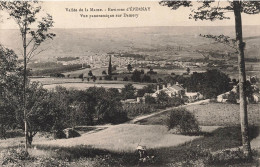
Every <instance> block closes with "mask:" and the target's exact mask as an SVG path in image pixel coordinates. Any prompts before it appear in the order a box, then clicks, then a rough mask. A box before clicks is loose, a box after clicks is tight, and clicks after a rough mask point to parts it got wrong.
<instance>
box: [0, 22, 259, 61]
mask: <svg viewBox="0 0 260 167" xmlns="http://www.w3.org/2000/svg"><path fill="white" fill-rule="evenodd" d="M259 28H260V26H245V27H243V31H244V37H245V41H246V42H247V47H246V53H247V54H246V57H253V58H255V57H258V58H259V53H260V50H259V47H260V32H259V31H257V30H259ZM52 32H54V33H55V34H56V35H57V36H56V37H55V39H54V40H52V41H48V42H46V43H45V44H44V46H42V47H43V48H47V50H46V51H45V52H42V53H41V54H40V55H38V56H37V57H36V58H35V59H37V60H45V61H53V60H55V59H56V58H57V57H77V56H87V55H99V54H102V53H104V54H105V53H108V52H129V53H138V54H143V55H148V57H149V58H152V59H156V58H158V57H159V58H163V59H178V58H183V57H189V58H191V57H192V58H203V56H202V55H201V54H200V53H198V52H197V51H198V50H200V51H203V52H208V51H216V52H222V53H224V52H230V51H232V50H230V48H227V47H226V46H223V45H222V44H216V43H214V41H212V40H210V39H205V38H202V37H199V34H215V35H220V34H225V35H228V36H231V37H234V34H235V32H234V28H233V27H229V26H225V27H139V28H108V29H53V30H52ZM0 36H1V38H0V43H2V44H4V45H5V46H6V47H8V48H12V49H14V50H15V51H16V53H17V54H21V48H20V47H19V46H21V40H20V39H19V31H18V30H3V29H2V30H0Z"/></svg>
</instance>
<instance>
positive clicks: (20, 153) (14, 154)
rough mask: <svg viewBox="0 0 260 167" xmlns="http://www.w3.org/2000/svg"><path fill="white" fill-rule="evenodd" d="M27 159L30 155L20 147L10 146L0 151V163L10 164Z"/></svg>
mask: <svg viewBox="0 0 260 167" xmlns="http://www.w3.org/2000/svg"><path fill="white" fill-rule="evenodd" d="M29 159H31V157H30V156H29V154H28V153H27V152H26V151H25V149H24V148H22V147H18V148H10V149H6V150H3V151H1V152H0V165H7V164H9V165H10V166H11V164H18V163H19V162H20V161H23V160H29ZM9 165H8V166H9ZM18 166H19V165H18Z"/></svg>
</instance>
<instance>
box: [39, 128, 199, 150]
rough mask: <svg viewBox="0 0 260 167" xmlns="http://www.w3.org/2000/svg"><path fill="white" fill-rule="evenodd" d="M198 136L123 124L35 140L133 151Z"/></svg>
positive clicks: (65, 145)
mask: <svg viewBox="0 0 260 167" xmlns="http://www.w3.org/2000/svg"><path fill="white" fill-rule="evenodd" d="M195 138H198V136H183V135H175V134H171V133H170V132H169V131H168V130H167V128H166V127H165V126H160V125H146V126H143V125H134V124H122V125H116V126H113V127H110V128H108V129H105V130H103V131H100V132H97V133H92V134H83V135H82V136H81V137H78V138H71V139H59V140H51V141H40V142H35V144H36V145H47V146H59V147H74V146H80V145H91V146H93V147H95V148H99V149H107V150H111V151H119V152H133V151H135V149H136V147H137V146H138V144H140V145H145V146H147V148H162V147H172V146H176V145H179V144H183V143H184V142H188V141H191V140H193V139H195Z"/></svg>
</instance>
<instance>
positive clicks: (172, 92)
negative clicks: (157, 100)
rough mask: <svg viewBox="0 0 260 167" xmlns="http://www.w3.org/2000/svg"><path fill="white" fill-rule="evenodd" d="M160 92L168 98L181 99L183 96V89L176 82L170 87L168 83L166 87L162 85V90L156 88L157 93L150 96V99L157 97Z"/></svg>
mask: <svg viewBox="0 0 260 167" xmlns="http://www.w3.org/2000/svg"><path fill="white" fill-rule="evenodd" d="M161 91H164V92H165V93H166V94H168V96H169V97H174V96H180V97H182V96H183V95H184V94H185V89H184V88H183V87H182V86H181V85H179V84H178V82H176V84H175V85H171V84H169V83H168V84H167V86H166V87H165V85H163V88H162V89H159V87H158V86H157V91H156V92H155V93H153V94H152V97H157V95H158V94H159V93H160V92H161Z"/></svg>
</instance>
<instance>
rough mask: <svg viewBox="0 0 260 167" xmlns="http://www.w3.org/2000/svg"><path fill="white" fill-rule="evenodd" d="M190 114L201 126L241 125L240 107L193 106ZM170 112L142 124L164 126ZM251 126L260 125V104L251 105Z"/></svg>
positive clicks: (211, 104) (228, 105)
mask: <svg viewBox="0 0 260 167" xmlns="http://www.w3.org/2000/svg"><path fill="white" fill-rule="evenodd" d="M186 108H187V109H188V110H189V111H190V112H192V113H194V115H195V117H196V118H197V120H198V121H199V124H200V125H208V126H222V125H224V126H226V125H227V126H233V125H239V124H240V122H239V105H236V104H222V103H209V104H204V105H191V106H187V107H186ZM169 113H170V112H168V113H164V114H160V115H157V116H156V117H150V118H148V119H145V120H142V121H141V124H145V125H150V124H157V125H164V124H165V122H166V119H167V118H168V115H169ZM248 118H249V124H251V125H259V124H260V104H250V105H249V106H248Z"/></svg>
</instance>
